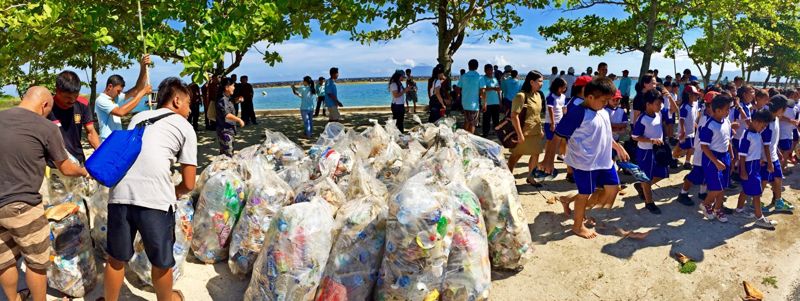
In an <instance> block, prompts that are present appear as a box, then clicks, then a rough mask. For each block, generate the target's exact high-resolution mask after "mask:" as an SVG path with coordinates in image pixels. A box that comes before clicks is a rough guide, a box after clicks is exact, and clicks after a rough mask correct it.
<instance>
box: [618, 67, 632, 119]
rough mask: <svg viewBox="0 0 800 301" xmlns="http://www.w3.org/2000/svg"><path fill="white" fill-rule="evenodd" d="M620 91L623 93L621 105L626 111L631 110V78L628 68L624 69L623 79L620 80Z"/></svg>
mask: <svg viewBox="0 0 800 301" xmlns="http://www.w3.org/2000/svg"><path fill="white" fill-rule="evenodd" d="M619 92H620V93H621V94H622V100H621V101H620V105H621V106H622V108H623V109H625V110H626V111H630V109H631V108H630V103H631V78H630V77H628V70H622V79H620V80H619Z"/></svg>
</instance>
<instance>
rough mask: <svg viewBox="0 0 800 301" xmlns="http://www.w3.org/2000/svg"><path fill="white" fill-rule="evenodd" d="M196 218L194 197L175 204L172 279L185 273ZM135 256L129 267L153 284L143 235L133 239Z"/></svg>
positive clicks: (180, 200)
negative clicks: (184, 268) (193, 222)
mask: <svg viewBox="0 0 800 301" xmlns="http://www.w3.org/2000/svg"><path fill="white" fill-rule="evenodd" d="M193 218H194V207H193V201H192V198H191V197H190V196H189V195H185V196H183V197H181V198H180V199H179V200H178V202H177V204H176V205H175V244H174V245H173V246H172V256H173V257H174V258H175V266H173V267H172V281H173V282H174V281H178V279H180V278H181V276H182V275H183V263H184V262H186V257H187V256H188V255H189V247H190V243H191V241H192V235H193V232H192V219H193ZM133 250H134V253H133V257H132V258H131V260H130V261H129V262H128V268H129V269H130V270H131V271H132V272H133V273H134V274H135V275H136V276H137V277H138V278H139V280H141V281H142V282H143V283H144V284H146V285H148V286H153V279H152V276H151V275H150V269H151V268H152V265H150V260H149V259H147V254H145V251H144V242H142V236H141V235H139V234H136V239H134V240H133Z"/></svg>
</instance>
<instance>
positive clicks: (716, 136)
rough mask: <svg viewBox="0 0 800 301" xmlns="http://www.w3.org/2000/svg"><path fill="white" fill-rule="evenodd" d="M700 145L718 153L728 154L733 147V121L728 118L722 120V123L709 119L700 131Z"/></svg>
mask: <svg viewBox="0 0 800 301" xmlns="http://www.w3.org/2000/svg"><path fill="white" fill-rule="evenodd" d="M700 144H702V145H708V147H709V148H711V150H712V151H715V152H718V153H724V152H727V151H728V149H729V147H730V146H731V121H730V120H729V119H728V118H722V121H719V120H716V119H714V118H708V121H706V125H705V126H704V127H703V130H701V131H700Z"/></svg>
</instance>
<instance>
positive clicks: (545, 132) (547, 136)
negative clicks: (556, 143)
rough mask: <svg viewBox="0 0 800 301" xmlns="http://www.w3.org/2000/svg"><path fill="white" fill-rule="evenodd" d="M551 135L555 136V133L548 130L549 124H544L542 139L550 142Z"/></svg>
mask: <svg viewBox="0 0 800 301" xmlns="http://www.w3.org/2000/svg"><path fill="white" fill-rule="evenodd" d="M553 135H555V133H553V131H551V130H550V124H549V123H545V124H544V138H545V139H547V141H550V140H553Z"/></svg>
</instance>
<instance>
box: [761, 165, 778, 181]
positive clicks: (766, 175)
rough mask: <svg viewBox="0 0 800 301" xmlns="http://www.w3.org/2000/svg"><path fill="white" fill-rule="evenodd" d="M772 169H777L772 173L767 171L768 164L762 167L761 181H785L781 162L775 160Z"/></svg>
mask: <svg viewBox="0 0 800 301" xmlns="http://www.w3.org/2000/svg"><path fill="white" fill-rule="evenodd" d="M772 167H774V168H775V171H774V172H772V173H770V172H769V171H768V170H767V165H766V164H764V165H762V166H761V181H764V182H772V181H775V179H778V178H780V179H783V170H782V169H781V161H780V160H775V161H774V162H772Z"/></svg>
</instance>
